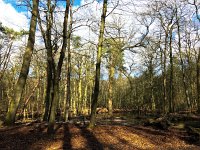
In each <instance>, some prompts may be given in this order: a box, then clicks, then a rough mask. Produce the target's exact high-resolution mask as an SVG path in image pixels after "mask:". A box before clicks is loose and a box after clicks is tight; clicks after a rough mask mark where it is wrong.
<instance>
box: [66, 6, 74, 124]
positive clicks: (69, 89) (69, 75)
mask: <svg viewBox="0 0 200 150" xmlns="http://www.w3.org/2000/svg"><path fill="white" fill-rule="evenodd" d="M69 9H70V25H69V30H68V39H67V93H66V94H67V96H66V108H64V109H65V113H64V117H65V121H68V117H69V108H70V101H71V47H70V42H71V32H72V19H73V18H72V17H73V16H72V6H71V7H70V8H69Z"/></svg>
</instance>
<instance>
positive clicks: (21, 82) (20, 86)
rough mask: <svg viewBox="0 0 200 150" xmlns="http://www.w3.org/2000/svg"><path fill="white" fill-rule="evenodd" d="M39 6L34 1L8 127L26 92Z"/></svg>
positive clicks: (36, 1) (37, 1)
mask: <svg viewBox="0 0 200 150" xmlns="http://www.w3.org/2000/svg"><path fill="white" fill-rule="evenodd" d="M38 5H39V0H33V9H32V16H31V22H30V29H29V38H28V43H27V46H26V50H25V53H24V56H23V63H22V67H21V71H20V75H19V78H18V81H17V84H16V86H15V90H14V97H13V99H12V100H11V104H10V106H9V108H8V112H7V115H6V120H5V123H6V124H7V125H12V124H14V122H15V117H16V113H17V110H18V107H19V103H20V101H21V96H22V93H23V90H24V86H25V84H26V79H27V76H28V72H29V66H30V62H31V56H32V53H33V49H34V44H35V32H36V24H37V16H38Z"/></svg>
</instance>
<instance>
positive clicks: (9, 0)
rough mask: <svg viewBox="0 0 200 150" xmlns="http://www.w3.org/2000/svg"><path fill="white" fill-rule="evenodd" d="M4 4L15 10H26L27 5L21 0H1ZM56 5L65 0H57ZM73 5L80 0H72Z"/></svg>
mask: <svg viewBox="0 0 200 150" xmlns="http://www.w3.org/2000/svg"><path fill="white" fill-rule="evenodd" d="M3 1H4V2H5V3H6V4H11V5H12V6H13V7H14V8H15V10H16V11H17V12H26V11H27V7H26V6H25V5H24V4H23V1H22V0H3ZM57 3H58V5H63V6H65V5H66V0H57ZM73 3H74V6H80V4H81V0H73Z"/></svg>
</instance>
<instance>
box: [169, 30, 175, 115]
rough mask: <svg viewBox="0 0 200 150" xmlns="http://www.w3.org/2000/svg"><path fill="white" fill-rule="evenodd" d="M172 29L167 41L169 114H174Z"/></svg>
mask: <svg viewBox="0 0 200 150" xmlns="http://www.w3.org/2000/svg"><path fill="white" fill-rule="evenodd" d="M172 36H173V35H172V29H170V41H169V49H170V97H169V112H170V113H173V112H174V81H173V79H174V78H173V75H174V68H173V54H172Z"/></svg>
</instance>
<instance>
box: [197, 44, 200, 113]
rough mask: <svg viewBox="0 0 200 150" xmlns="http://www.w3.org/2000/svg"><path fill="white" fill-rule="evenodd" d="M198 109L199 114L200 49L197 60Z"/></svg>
mask: <svg viewBox="0 0 200 150" xmlns="http://www.w3.org/2000/svg"><path fill="white" fill-rule="evenodd" d="M197 109H198V113H200V48H199V51H198V59H197Z"/></svg>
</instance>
